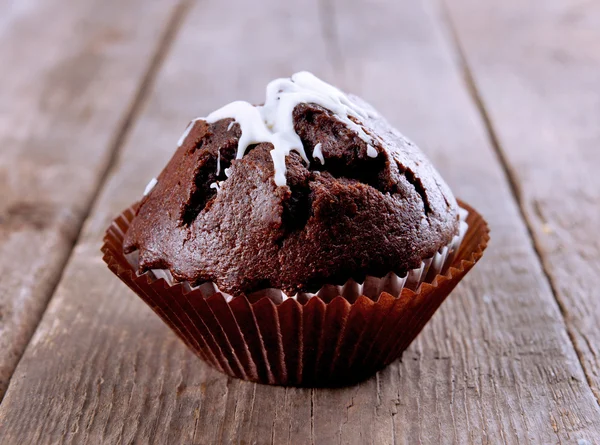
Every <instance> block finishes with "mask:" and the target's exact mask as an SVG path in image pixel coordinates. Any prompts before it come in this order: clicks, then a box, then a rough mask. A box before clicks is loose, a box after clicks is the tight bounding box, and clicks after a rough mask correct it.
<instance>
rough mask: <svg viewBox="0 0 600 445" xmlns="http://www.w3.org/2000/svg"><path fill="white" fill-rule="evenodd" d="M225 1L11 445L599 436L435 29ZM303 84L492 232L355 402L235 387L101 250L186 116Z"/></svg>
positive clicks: (92, 243)
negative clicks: (335, 103)
mask: <svg viewBox="0 0 600 445" xmlns="http://www.w3.org/2000/svg"><path fill="white" fill-rule="evenodd" d="M227 5H228V6H227V7H228V11H229V12H230V14H229V15H228V17H227V20H226V21H223V20H221V19H222V17H223V10H222V4H221V2H219V1H217V0H207V1H203V2H201V3H198V4H197V5H196V7H195V8H194V9H193V11H192V13H191V15H190V17H189V18H188V19H187V20H186V22H185V23H184V26H183V28H182V31H181V33H180V35H179V36H178V39H177V42H176V44H175V46H174V48H173V51H172V53H171V54H170V57H169V58H168V59H167V60H166V62H165V65H164V67H163V70H162V72H161V74H160V77H159V78H158V81H157V84H156V86H155V87H154V88H153V94H152V97H151V99H150V100H149V101H148V103H147V105H146V107H145V109H144V112H143V113H142V114H141V116H140V118H139V120H138V122H137V123H136V125H135V127H134V129H133V132H132V134H131V135H130V136H129V137H128V142H127V144H126V146H125V149H124V151H123V152H122V153H121V156H120V157H119V159H118V162H117V163H116V164H115V166H114V170H113V173H112V175H111V176H110V179H109V181H108V182H107V184H106V187H105V188H104V189H103V191H102V194H101V196H100V198H99V200H98V203H97V205H96V206H95V208H94V209H93V212H92V214H91V217H90V218H89V219H88V221H87V223H86V225H85V227H84V231H83V236H82V238H81V240H80V242H79V243H78V244H77V247H76V248H75V251H74V254H73V256H72V258H71V260H70V262H69V265H68V267H67V268H66V271H65V274H64V277H63V279H62V281H61V284H60V285H59V287H58V289H57V292H56V293H55V295H54V298H53V299H52V301H51V303H50V305H49V308H48V311H47V312H46V314H45V315H44V318H43V320H42V322H41V324H40V326H39V329H38V331H37V332H36V334H35V336H34V338H33V340H32V342H31V344H30V346H29V348H28V349H27V351H26V353H25V355H24V356H23V359H22V360H21V363H20V364H19V366H18V368H17V370H16V372H15V375H14V377H13V382H12V384H11V386H10V388H9V391H8V392H7V394H6V397H5V400H4V402H3V404H2V405H0V425H2V426H3V427H2V428H0V443H4V442H6V443H12V442H16V441H22V442H33V443H86V442H87V443H199V444H204V443H257V444H263V443H277V444H280V443H288V444H297V443H314V444H329V443H350V444H352V443H356V444H362V443H374V444H392V443H407V444H409V443H410V444H412V443H431V444H438V443H503V442H504V443H519V442H531V443H561V442H563V443H577V440H579V439H585V440H588V441H589V442H590V443H594V442H597V441H598V440H600V436H599V435H598V431H600V410H599V408H598V405H597V404H596V401H595V400H594V397H593V395H592V392H591V390H590V388H589V386H588V385H587V383H586V381H585V377H584V375H583V372H582V369H581V367H580V364H579V362H578V360H577V356H576V354H575V351H574V350H573V348H572V345H571V343H570V341H569V338H568V336H567V334H566V331H565V325H564V322H563V319H562V317H561V314H560V311H559V309H558V307H557V305H556V303H555V300H554V299H553V297H552V293H551V289H550V287H549V285H548V282H547V280H546V278H545V276H544V274H543V271H542V269H541V267H540V264H539V262H538V260H537V258H536V256H535V253H534V251H533V249H532V246H531V241H530V239H529V238H528V235H527V231H526V227H525V225H524V223H523V221H522V220H521V219H520V216H519V212H518V207H517V205H516V203H515V201H514V199H513V197H512V195H511V191H510V188H509V186H508V183H507V181H506V177H505V174H504V172H503V170H502V168H501V166H500V164H499V163H498V160H497V158H496V156H495V154H494V151H493V149H492V147H491V145H490V142H489V141H488V138H487V135H486V132H485V128H484V125H483V122H482V120H481V117H480V116H479V115H478V112H477V109H476V107H475V106H474V104H473V103H472V101H471V100H470V98H469V96H468V94H467V92H466V90H465V88H464V84H463V82H462V80H461V78H460V73H459V70H458V69H457V66H456V63H455V61H454V60H453V59H452V57H451V53H450V51H449V48H448V46H447V45H446V44H445V42H444V35H443V34H442V33H441V32H440V28H439V22H438V21H437V20H436V16H435V14H434V13H433V12H432V11H431V10H430V9H428V8H427V7H426V6H427V5H426V4H425V5H424V4H422V3H416V2H413V1H403V2H391V1H390V2H383V1H380V2H376V3H374V2H373V3H370V4H369V5H368V6H367V5H366V4H364V3H362V2H359V1H358V0H354V1H351V2H344V3H343V4H342V2H339V3H326V4H324V3H321V4H316V3H314V4H313V3H305V4H303V6H304V7H303V8H296V7H294V6H293V5H292V4H289V3H288V2H277V1H276V0H272V1H269V2H264V8H263V9H261V10H258V9H257V8H256V7H255V5H253V4H250V3H249V2H244V1H242V0H238V1H233V2H228V4H227ZM323 30H328V31H327V32H324V31H323ZM214 42H219V44H220V45H222V48H226V50H222V51H220V50H215V49H214V47H213V44H214ZM264 48H271V49H272V50H271V51H268V52H266V51H264ZM334 55H335V57H334ZM334 60H335V61H334ZM299 69H308V70H312V71H314V72H315V73H316V74H318V75H320V76H323V77H324V78H325V79H329V80H332V81H336V82H337V83H340V84H342V85H344V86H345V87H346V88H348V89H350V90H352V91H355V92H357V93H359V94H362V95H363V96H364V97H366V98H367V99H369V100H372V101H373V102H374V104H375V105H376V106H377V107H378V108H379V109H380V111H381V112H382V113H383V114H384V115H386V116H388V117H389V119H390V120H391V121H392V122H393V123H395V124H396V125H398V127H399V128H401V129H402V130H403V131H404V132H406V134H408V135H410V136H411V137H412V138H413V139H415V140H416V141H417V142H418V143H419V144H420V145H422V146H423V148H424V149H425V150H426V151H427V153H428V154H429V155H430V156H431V157H432V158H433V160H434V161H435V163H436V165H438V166H439V167H440V170H441V171H442V173H443V174H444V176H445V177H446V178H447V179H448V181H449V182H450V184H451V185H452V186H453V188H454V189H455V190H456V193H457V195H459V196H461V197H463V198H464V199H466V200H467V201H469V202H470V203H472V204H473V205H474V206H476V207H477V208H478V209H480V210H481V211H482V212H483V214H484V215H485V216H486V217H487V218H488V220H489V222H490V224H491V226H492V230H493V232H492V237H493V238H492V244H491V246H490V248H489V249H488V251H487V252H486V255H485V257H484V259H483V260H482V261H481V263H480V264H478V266H477V267H476V268H475V269H474V271H473V272H472V273H471V275H470V276H469V277H468V278H467V279H466V280H465V282H464V283H462V284H461V285H460V286H459V288H458V289H457V290H456V292H454V294H453V295H452V296H451V297H450V299H449V300H448V302H447V303H446V304H444V306H443V307H442V309H441V310H440V311H439V313H438V314H436V315H435V316H434V318H433V320H432V322H431V323H430V324H429V325H428V326H427V327H426V329H425V330H424V332H423V333H422V334H421V336H420V337H419V338H418V340H417V341H416V342H415V343H414V344H413V345H412V346H411V348H410V349H409V350H408V351H407V352H406V353H405V355H404V357H403V360H402V361H401V362H400V361H398V362H396V363H394V364H392V365H391V366H389V367H388V368H387V369H385V370H384V371H382V372H381V373H379V374H378V375H377V376H376V377H374V378H372V379H370V380H368V381H366V382H364V383H362V384H360V385H357V386H354V387H350V388H343V389H335V390H327V389H319V390H310V389H294V388H288V389H286V388H279V387H269V386H264V385H255V384H252V383H247V382H242V381H238V380H232V379H228V378H226V377H225V376H222V375H220V374H219V373H217V372H216V371H213V370H212V369H210V368H208V367H207V366H206V365H205V364H203V363H202V362H201V361H199V360H197V359H196V358H195V357H194V356H193V355H192V354H191V352H189V351H187V350H186V348H185V347H184V346H183V345H182V344H181V343H180V342H179V341H178V340H177V339H176V338H175V336H174V335H173V334H171V333H170V332H169V331H168V329H167V328H166V327H165V326H163V325H162V324H161V322H160V321H159V320H158V318H157V317H156V316H155V315H154V314H153V313H152V312H151V311H150V309H149V308H147V307H145V306H144V305H143V304H142V303H141V302H140V301H139V300H138V299H137V298H136V297H135V296H134V295H133V294H132V293H131V292H130V291H129V290H127V289H125V288H124V286H123V285H122V284H121V283H120V282H119V281H118V280H116V279H115V278H114V277H113V276H112V275H111V274H110V272H109V271H108V270H106V268H105V267H104V265H103V263H102V261H101V259H100V255H99V253H98V249H99V247H100V243H101V237H102V234H103V232H104V230H105V228H106V227H107V225H108V224H109V222H110V220H111V219H112V217H113V216H114V215H115V214H117V213H118V212H119V211H120V210H122V209H123V208H125V207H127V206H128V205H129V204H130V203H131V201H133V200H135V199H136V198H137V197H139V195H140V194H141V191H142V190H143V188H144V185H145V184H146V182H147V181H148V180H149V179H150V178H151V176H152V175H153V174H156V173H157V172H158V171H159V170H160V168H161V166H162V165H164V163H165V162H166V161H167V160H168V158H169V157H170V155H171V154H172V152H173V148H174V144H175V141H176V140H177V138H178V136H179V134H180V132H181V131H183V128H184V127H185V124H186V122H187V120H189V118H190V117H192V116H195V115H202V114H204V113H206V112H208V111H210V110H211V109H213V108H215V107H217V106H219V105H220V104H222V103H224V102H226V101H228V100H233V99H237V98H244V99H248V100H252V101H258V100H260V99H261V97H262V94H263V87H264V84H265V82H266V81H268V80H269V79H271V78H273V77H275V76H278V75H288V74H290V73H291V72H293V71H295V70H299ZM41 364H43V365H41Z"/></svg>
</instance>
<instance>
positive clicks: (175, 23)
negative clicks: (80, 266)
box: [0, 0, 194, 404]
mask: <svg viewBox="0 0 600 445" xmlns="http://www.w3.org/2000/svg"><path fill="white" fill-rule="evenodd" d="M193 1H194V0H181V1H180V3H179V4H178V5H177V6H176V7H175V8H174V10H173V12H172V13H171V17H170V18H169V20H168V23H167V26H166V28H165V30H164V31H163V35H162V36H161V37H160V38H159V42H158V45H157V46H156V49H155V50H154V53H153V55H152V57H151V59H150V63H149V65H148V67H147V69H146V70H145V73H144V75H143V76H142V79H141V81H140V84H139V87H138V88H137V91H136V92H135V94H134V96H133V100H132V101H131V103H130V105H129V108H128V110H127V112H126V113H125V117H124V119H123V122H122V123H121V124H120V125H119V128H118V129H117V131H116V133H115V137H114V140H113V141H112V142H111V143H110V149H109V158H108V161H107V163H106V166H105V167H104V169H103V170H102V172H101V173H100V175H99V178H98V181H97V185H96V187H95V189H94V193H93V195H92V197H91V199H90V200H89V201H88V204H87V206H86V207H85V209H84V211H83V213H82V218H81V220H80V221H79V224H78V227H77V229H76V232H75V236H74V237H73V238H72V241H71V243H70V245H69V246H68V247H67V254H66V255H65V257H64V261H63V262H62V264H60V265H59V268H60V273H58V274H57V275H56V278H55V280H53V282H52V285H51V289H50V291H49V293H48V298H47V299H46V303H45V305H44V307H43V309H42V311H41V313H40V317H39V319H38V320H37V321H36V328H37V326H38V325H39V323H40V321H41V320H42V318H43V317H44V314H45V313H46V309H47V308H48V305H49V304H50V301H51V300H52V297H53V296H54V293H55V292H56V289H57V287H58V285H59V283H60V282H61V280H62V277H63V273H64V270H65V268H66V266H67V264H68V262H69V259H70V258H71V254H72V253H73V249H74V248H75V246H76V245H77V243H78V242H79V240H80V238H81V234H82V229H83V224H84V222H85V221H86V219H87V217H88V216H89V214H90V213H91V211H92V209H93V208H94V206H95V204H96V201H97V200H98V196H99V195H100V191H101V190H102V187H103V185H104V183H105V182H106V180H107V179H108V177H109V175H110V173H111V171H112V169H113V166H114V165H115V164H116V162H117V160H118V155H119V151H120V149H121V147H122V146H123V143H124V141H125V140H126V138H127V135H128V134H129V130H130V128H131V126H132V124H133V123H134V122H135V120H136V119H137V117H138V115H139V114H140V112H141V110H142V109H143V106H144V103H145V101H146V98H147V97H148V93H149V92H150V91H151V89H152V86H153V84H154V81H155V79H156V75H157V74H158V72H159V71H160V68H161V66H162V64H163V61H164V60H165V58H166V56H167V54H168V53H169V49H170V48H171V46H172V43H173V41H174V40H175V37H176V35H177V31H178V30H179V29H180V27H181V24H182V23H183V20H184V19H185V16H186V15H187V13H188V11H189V10H190V8H191V6H192V2H193ZM34 333H35V329H34V330H33V331H32V334H31V336H30V338H29V339H28V340H27V344H26V346H25V347H24V348H23V349H22V350H21V351H20V354H19V357H18V359H17V362H16V363H15V367H14V368H13V370H12V374H14V371H15V369H16V368H17V366H18V365H19V362H20V361H21V358H22V357H23V355H24V354H25V351H26V350H27V348H28V346H29V343H30V342H31V339H32V338H33V334H34ZM12 374H11V375H10V376H9V378H8V384H7V386H6V391H4V393H0V404H2V401H3V400H4V396H5V394H6V393H7V392H8V388H9V387H10V382H11V380H12Z"/></svg>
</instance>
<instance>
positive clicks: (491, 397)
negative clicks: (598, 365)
mask: <svg viewBox="0 0 600 445" xmlns="http://www.w3.org/2000/svg"><path fill="white" fill-rule="evenodd" d="M332 9H333V10H334V11H336V13H335V22H333V24H334V25H335V26H337V28H338V33H337V38H336V40H337V41H338V42H339V51H340V52H341V53H342V64H341V65H342V66H343V67H344V69H345V73H344V76H343V78H345V80H346V82H347V83H348V84H349V85H350V86H351V88H352V89H353V90H354V91H356V92H357V93H358V94H360V95H362V96H363V97H368V98H369V99H371V100H372V101H373V102H374V103H375V105H376V106H377V108H378V109H379V110H380V111H381V112H382V113H383V114H384V115H385V116H387V117H388V119H390V120H391V121H392V122H394V123H395V124H397V126H398V127H399V128H401V129H402V130H403V131H405V132H406V133H407V134H409V135H410V136H411V137H412V138H414V139H415V140H416V141H417V142H418V143H419V144H420V145H422V146H423V148H425V149H426V151H427V153H428V154H429V156H430V157H431V158H432V159H433V161H434V162H435V164H436V165H437V166H438V167H439V168H440V170H441V172H442V174H443V175H444V177H445V178H446V179H447V180H448V181H449V182H450V184H451V186H452V187H453V190H454V191H455V192H456V194H457V195H458V196H460V197H462V198H463V199H465V200H467V201H468V202H470V203H473V205H475V206H476V208H478V209H480V210H481V211H482V212H483V214H484V215H485V216H486V217H487V218H488V219H489V221H490V225H491V228H492V244H491V247H490V249H489V251H488V252H486V257H485V258H484V259H483V261H482V262H481V264H479V265H478V266H477V268H476V270H474V272H473V274H472V275H471V276H469V277H468V278H467V280H466V283H464V284H463V285H462V286H461V287H460V288H459V289H458V290H457V292H456V293H455V294H454V295H453V296H452V297H451V298H450V299H449V301H448V302H447V303H445V304H444V306H443V307H442V309H441V310H440V313H439V314H437V315H436V316H435V317H434V319H433V320H432V322H431V323H430V324H429V325H428V326H427V327H426V329H425V330H424V332H423V333H422V335H421V336H420V337H419V338H418V340H417V341H416V343H415V344H413V345H412V347H411V348H410V350H409V351H408V352H407V353H406V354H405V356H404V358H403V360H402V363H401V364H399V365H398V366H397V367H396V368H394V367H390V368H389V369H387V370H385V371H384V372H382V373H381V374H380V378H379V385H376V383H377V382H373V381H370V382H366V383H365V384H364V385H365V386H366V387H369V385H370V388H368V390H369V391H370V392H371V393H372V394H373V395H372V397H371V399H370V400H369V401H368V402H366V403H365V402H363V403H362V405H361V403H358V404H357V398H358V400H361V401H363V400H365V397H364V394H362V393H359V394H356V393H354V392H353V391H348V392H347V393H346V394H344V395H343V396H342V397H339V398H336V403H335V404H327V403H324V404H322V405H320V404H318V403H317V404H316V408H315V431H316V432H317V434H320V433H321V432H325V431H328V432H330V431H331V426H330V424H329V422H330V421H329V420H328V419H331V417H332V416H335V415H336V414H335V413H336V412H338V411H340V410H341V411H344V410H345V409H347V412H348V422H347V423H345V424H342V426H341V427H340V428H339V432H338V433H337V434H335V435H334V436H333V437H332V439H334V440H335V441H341V442H342V443H343V442H344V441H347V440H349V439H351V438H355V437H356V436H357V434H358V431H357V425H359V424H361V423H362V424H363V425H364V426H363V427H362V428H361V431H362V432H363V433H365V432H367V433H369V432H371V431H372V430H371V428H370V427H369V425H372V424H378V423H379V424H380V426H379V428H380V429H381V430H383V431H386V432H387V431H389V429H388V428H389V427H390V425H389V423H391V424H392V425H391V429H393V440H395V441H397V442H401V443H416V442H418V441H423V442H425V443H449V442H456V443H471V442H474V443H480V442H492V443H495V442H500V441H504V442H508V443H515V442H525V441H531V442H533V443H553V442H558V441H576V440H577V439H580V438H583V439H587V440H589V441H590V442H591V443H594V442H595V441H598V440H600V437H599V436H598V434H599V430H600V419H599V411H598V406H597V405H596V403H595V401H594V399H593V397H592V394H591V392H590V389H589V387H588V385H587V383H586V381H585V377H584V375H583V373H582V370H581V368H580V366H579V364H578V362H577V357H576V354H575V352H574V350H573V349H572V347H571V345H570V342H569V340H568V337H567V335H566V333H565V326H564V322H563V320H562V317H561V314H560V311H559V309H558V307H557V305H556V304H555V301H554V299H553V296H552V292H551V289H550V286H549V285H548V282H547V280H546V279H545V276H544V274H543V272H542V270H541V267H540V265H539V261H538V260H537V258H536V255H535V253H534V251H533V250H532V248H531V241H530V239H529V237H528V234H527V230H526V227H525V225H524V224H523V221H522V220H521V218H520V216H519V211H518V208H517V206H516V205H515V200H514V199H513V197H512V196H511V191H510V189H509V187H508V185H507V181H506V178H505V174H504V172H503V170H502V168H501V166H500V164H499V163H498V161H497V158H496V155H495V153H494V150H493V148H492V146H491V144H490V142H489V141H488V138H487V135H486V132H485V127H484V125H483V122H482V120H481V118H480V117H479V116H478V115H477V114H478V113H477V110H476V107H475V106H474V104H473V103H472V101H471V100H470V99H469V97H468V95H467V94H466V91H465V89H464V88H462V87H461V84H462V82H461V79H460V74H461V73H460V72H459V70H457V67H456V64H455V63H454V60H453V57H452V55H451V53H450V51H449V49H448V46H447V45H446V44H445V43H444V42H443V40H444V37H445V36H444V35H443V34H442V29H441V27H440V26H439V24H440V21H439V18H438V16H437V13H436V12H437V11H436V10H435V9H434V8H433V7H432V5H431V4H429V3H427V2H423V4H421V5H420V6H419V5H417V4H415V2H378V3H376V4H372V3H369V5H366V4H364V3H363V2H360V1H358V0H356V1H345V2H341V1H338V2H336V3H335V5H334V7H333V8H332ZM465 11H466V9H465ZM356 17H360V21H359V22H357V19H356ZM465 20H467V19H466V18H465ZM357 23H360V25H357ZM382 85H387V86H388V88H382ZM357 405H358V406H359V408H358V409H357ZM373 406H375V407H377V408H376V409H367V408H366V407H373ZM346 407H348V408H346ZM390 413H391V416H390V417H392V419H391V422H386V421H385V420H384V419H385V417H386V414H387V415H388V416H389V415H390ZM567 413H568V414H567ZM374 437H379V436H374ZM375 443H386V441H384V440H382V439H381V438H379V439H378V440H377V441H375Z"/></svg>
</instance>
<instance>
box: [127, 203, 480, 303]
mask: <svg viewBox="0 0 600 445" xmlns="http://www.w3.org/2000/svg"><path fill="white" fill-rule="evenodd" d="M467 215H468V211H467V210H466V209H463V208H460V209H459V218H460V225H459V231H458V234H457V235H456V236H455V237H454V238H453V239H452V241H450V243H448V245H447V246H444V247H443V248H441V249H440V250H439V251H438V252H436V253H435V255H434V256H433V257H431V258H428V259H426V260H424V261H423V262H421V265H420V266H419V267H417V268H415V269H412V270H410V271H408V273H407V274H406V275H405V276H398V275H397V274H395V273H393V272H390V273H388V274H387V275H385V276H383V277H374V276H367V277H366V278H365V280H364V281H363V282H362V283H359V282H356V281H355V280H353V279H350V280H348V281H346V283H344V284H342V285H333V284H327V285H325V286H323V287H322V288H321V289H319V290H318V291H316V292H314V293H308V292H300V293H297V294H296V295H292V296H288V295H286V294H285V293H284V292H283V291H282V290H281V289H273V288H270V289H262V290H259V291H256V292H253V293H251V294H250V295H248V299H249V300H250V301H251V302H254V301H258V300H260V299H261V298H263V297H268V298H270V299H271V300H272V301H273V302H274V303H276V304H278V303H281V302H283V301H285V300H287V299H289V298H293V299H296V300H298V301H300V302H306V301H307V300H308V299H309V298H312V297H314V296H315V295H318V296H319V297H321V299H322V300H324V301H325V302H328V301H331V300H332V299H333V298H335V297H337V296H342V297H344V298H345V299H346V300H348V301H349V302H350V303H353V302H354V301H356V299H357V298H358V297H360V296H362V295H364V296H366V297H369V298H371V299H372V300H376V299H377V298H379V295H381V293H382V292H387V293H388V294H391V295H393V296H395V297H398V296H400V293H401V292H402V289H404V288H405V287H406V288H408V289H411V290H414V291H418V287H419V286H420V285H421V283H423V282H426V281H428V280H429V281H432V280H433V278H434V277H435V276H436V275H438V274H443V273H444V272H445V271H446V270H447V269H448V267H450V264H452V261H453V260H454V258H455V256H456V253H457V252H458V249H459V247H460V244H461V242H462V240H463V238H464V236H465V233H466V232H467V229H468V224H467V222H466V220H467ZM126 257H127V260H128V261H129V263H130V264H131V266H132V267H133V269H134V270H138V253H137V252H132V253H130V254H127V255H126ZM150 273H151V274H152V275H153V276H154V277H155V278H157V279H159V278H163V279H164V280H165V281H166V282H167V283H168V284H169V285H171V286H173V285H175V284H177V283H178V281H177V280H175V279H174V278H173V275H172V274H171V272H170V271H169V270H168V269H152V270H151V271H150ZM185 285H186V286H187V287H188V288H189V289H190V290H195V289H198V288H202V290H203V292H204V294H205V295H206V296H209V297H210V296H212V295H213V294H217V293H220V294H221V295H223V297H224V298H225V300H226V301H228V302H229V301H231V300H233V295H230V294H228V293H226V292H223V291H221V290H220V289H219V287H218V286H217V285H216V284H215V283H212V282H206V283H203V284H201V285H199V286H191V285H189V283H185Z"/></svg>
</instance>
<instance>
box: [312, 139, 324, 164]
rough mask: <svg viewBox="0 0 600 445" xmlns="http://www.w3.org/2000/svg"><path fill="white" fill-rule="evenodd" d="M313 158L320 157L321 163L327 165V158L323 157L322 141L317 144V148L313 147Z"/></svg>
mask: <svg viewBox="0 0 600 445" xmlns="http://www.w3.org/2000/svg"><path fill="white" fill-rule="evenodd" d="M313 158H314V159H318V160H319V162H320V163H321V165H325V158H324V157H323V152H322V151H321V143H320V142H319V143H318V144H317V145H315V148H314V149H313Z"/></svg>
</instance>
